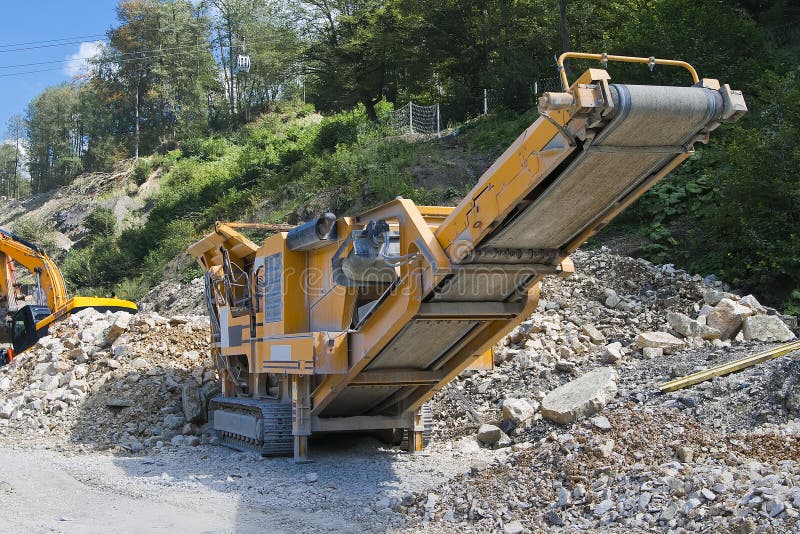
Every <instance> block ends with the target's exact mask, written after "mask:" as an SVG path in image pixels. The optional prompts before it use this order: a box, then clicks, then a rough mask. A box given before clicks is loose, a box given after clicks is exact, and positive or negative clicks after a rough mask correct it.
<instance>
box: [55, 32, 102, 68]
mask: <svg viewBox="0 0 800 534" xmlns="http://www.w3.org/2000/svg"><path fill="white" fill-rule="evenodd" d="M102 49H103V41H88V42H84V43H81V46H80V48H78V51H77V52H75V53H74V54H71V55H69V56H68V57H67V61H66V63H64V74H66V75H67V76H78V75H80V74H84V73H85V72H86V71H88V70H89V63H88V61H87V60H88V59H91V58H93V57H95V56H97V55H99V54H100V51H101V50H102Z"/></svg>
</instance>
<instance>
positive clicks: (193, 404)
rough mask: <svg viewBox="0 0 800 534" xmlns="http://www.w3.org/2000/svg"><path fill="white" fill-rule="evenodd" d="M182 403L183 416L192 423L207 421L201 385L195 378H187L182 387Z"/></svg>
mask: <svg viewBox="0 0 800 534" xmlns="http://www.w3.org/2000/svg"><path fill="white" fill-rule="evenodd" d="M181 403H182V405H183V416H184V418H185V419H186V421H188V422H190V423H203V422H205V420H206V418H207V416H206V413H205V412H206V406H205V402H204V399H203V394H202V392H201V390H200V386H198V385H197V382H195V381H194V380H187V381H186V382H184V383H183V387H182V388H181Z"/></svg>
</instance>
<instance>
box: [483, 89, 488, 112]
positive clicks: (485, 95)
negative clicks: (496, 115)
mask: <svg viewBox="0 0 800 534" xmlns="http://www.w3.org/2000/svg"><path fill="white" fill-rule="evenodd" d="M483 114H484V115H488V114H489V90H488V89H484V90H483Z"/></svg>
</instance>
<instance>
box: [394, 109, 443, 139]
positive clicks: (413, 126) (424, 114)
mask: <svg viewBox="0 0 800 534" xmlns="http://www.w3.org/2000/svg"><path fill="white" fill-rule="evenodd" d="M441 122H442V121H441V115H440V112H439V104H433V105H431V106H421V105H419V104H415V103H414V102H409V103H407V104H406V105H405V106H402V107H400V108H397V109H395V110H394V111H392V115H391V120H390V124H391V127H392V129H393V130H394V131H395V132H397V133H412V134H421V135H439V133H441Z"/></svg>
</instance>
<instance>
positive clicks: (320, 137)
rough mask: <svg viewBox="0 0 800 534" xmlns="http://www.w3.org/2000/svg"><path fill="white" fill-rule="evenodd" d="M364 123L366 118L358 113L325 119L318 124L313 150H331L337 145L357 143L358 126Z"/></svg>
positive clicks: (347, 113)
mask: <svg viewBox="0 0 800 534" xmlns="http://www.w3.org/2000/svg"><path fill="white" fill-rule="evenodd" d="M365 123H366V116H365V115H364V113H363V112H360V111H351V112H346V113H339V114H337V115H332V116H330V117H326V118H325V119H323V120H322V123H321V124H320V128H319V133H317V140H316V143H315V145H314V146H315V148H316V149H317V150H320V151H323V150H331V149H333V148H335V147H336V146H337V145H353V144H355V143H356V141H358V129H359V126H360V125H362V124H365Z"/></svg>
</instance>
